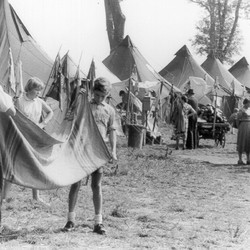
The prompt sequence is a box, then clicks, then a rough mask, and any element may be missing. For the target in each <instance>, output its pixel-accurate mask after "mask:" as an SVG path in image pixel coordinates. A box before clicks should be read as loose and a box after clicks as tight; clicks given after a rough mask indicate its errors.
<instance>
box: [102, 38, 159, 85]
mask: <svg viewBox="0 0 250 250" xmlns="http://www.w3.org/2000/svg"><path fill="white" fill-rule="evenodd" d="M103 64H104V65H105V66H106V67H107V68H108V69H109V70H110V71H111V72H112V73H113V74H114V75H116V76H117V77H118V78H119V79H120V80H122V81H123V80H126V79H128V78H130V77H131V75H132V73H133V70H134V67H135V66H136V69H137V73H138V81H140V82H144V81H160V80H162V77H161V76H160V75H159V74H158V73H157V72H156V71H155V70H154V69H153V68H152V66H151V65H150V64H149V63H148V62H147V60H146V59H145V58H144V57H143V55H142V54H141V53H140V51H139V50H138V49H137V48H136V46H135V45H134V44H133V43H132V41H131V39H130V37H129V36H128V35H127V36H126V37H125V38H124V39H123V41H122V42H121V43H120V44H119V45H118V46H117V47H116V48H114V49H113V50H112V51H111V53H110V54H109V56H108V57H106V58H105V59H104V60H103Z"/></svg>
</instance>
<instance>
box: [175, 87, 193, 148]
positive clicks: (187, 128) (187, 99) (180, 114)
mask: <svg viewBox="0 0 250 250" xmlns="http://www.w3.org/2000/svg"><path fill="white" fill-rule="evenodd" d="M173 103H174V105H173V113H172V118H171V120H172V121H173V124H174V133H175V140H176V149H177V150H178V149H179V141H180V139H182V141H183V146H182V148H183V149H194V148H196V147H197V117H198V116H197V113H198V101H197V100H196V99H195V97H194V91H193V89H189V90H188V91H187V93H186V94H185V95H179V96H176V97H175V99H174V100H173Z"/></svg>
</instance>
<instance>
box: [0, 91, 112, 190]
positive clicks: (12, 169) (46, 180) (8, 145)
mask: <svg viewBox="0 0 250 250" xmlns="http://www.w3.org/2000/svg"><path fill="white" fill-rule="evenodd" d="M71 112H72V115H71V116H70V115H69V116H68V118H66V119H64V121H63V122H62V123H61V126H60V130H61V132H62V133H63V134H64V136H61V137H60V139H59V137H58V138H56V137H55V136H51V135H49V134H48V133H46V132H45V131H44V130H42V129H41V128H40V127H38V126H37V125H36V124H35V123H33V122H32V121H31V120H29V119H28V118H26V117H25V116H24V115H23V114H22V113H21V112H19V111H17V114H16V116H15V117H13V118H12V117H8V116H7V115H6V114H4V113H0V156H1V157H0V164H1V168H2V169H1V170H2V176H3V178H4V179H6V180H8V181H11V182H12V183H15V184H18V185H22V186H25V187H30V188H36V189H54V188H59V187H63V186H68V185H70V184H73V183H75V182H77V181H79V180H81V179H82V178H84V177H86V176H87V175H89V174H91V173H92V172H94V171H95V170H96V169H98V168H99V167H100V166H103V165H104V164H105V163H107V162H108V161H109V160H110V158H111V156H110V154H109V151H108V149H107V147H106V144H105V143H104V141H103V139H102V137H101V135H100V133H99V130H98V128H97V126H96V124H95V121H94V118H93V116H92V113H91V110H90V107H89V103H88V101H87V97H86V96H85V94H83V93H81V94H79V97H78V102H77V105H76V108H75V109H74V110H71ZM69 117H71V118H70V119H69ZM62 138H63V139H62Z"/></svg>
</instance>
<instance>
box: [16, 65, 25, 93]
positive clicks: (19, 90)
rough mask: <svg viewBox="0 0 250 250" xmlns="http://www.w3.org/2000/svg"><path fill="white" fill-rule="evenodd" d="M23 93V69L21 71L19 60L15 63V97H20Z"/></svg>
mask: <svg viewBox="0 0 250 250" xmlns="http://www.w3.org/2000/svg"><path fill="white" fill-rule="evenodd" d="M23 93H24V87H23V69H22V61H21V60H19V61H18V63H17V74H16V97H19V96H21V95H22V94H23Z"/></svg>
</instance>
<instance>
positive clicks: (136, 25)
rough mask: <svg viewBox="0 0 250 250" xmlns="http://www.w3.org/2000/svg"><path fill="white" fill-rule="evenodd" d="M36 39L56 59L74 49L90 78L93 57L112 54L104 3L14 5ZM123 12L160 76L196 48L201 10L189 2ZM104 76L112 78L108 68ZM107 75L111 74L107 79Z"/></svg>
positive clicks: (167, 0) (167, 1) (27, 0)
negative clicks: (182, 50) (178, 56)
mask: <svg viewBox="0 0 250 250" xmlns="http://www.w3.org/2000/svg"><path fill="white" fill-rule="evenodd" d="M9 2H10V3H11V4H12V6H13V7H14V9H15V10H16V12H17V14H18V15H19V17H20V18H21V20H22V21H23V23H24V24H25V26H26V27H27V29H28V30H29V32H30V33H31V34H32V36H33V38H34V39H35V40H36V41H37V42H38V43H39V44H40V45H41V47H42V48H43V49H44V50H45V51H46V52H47V53H48V55H49V56H50V57H51V58H52V59H54V58H55V56H56V54H57V52H58V50H59V48H60V47H61V51H60V54H61V56H63V55H64V54H65V53H66V52H67V51H68V50H69V54H70V56H71V57H72V58H73V59H74V61H75V62H76V63H77V64H78V63H79V60H80V57H81V54H82V59H81V67H82V69H83V70H84V72H85V73H87V71H88V69H89V65H90V63H91V60H92V58H94V59H95V61H96V63H97V65H98V63H99V62H101V61H102V60H103V59H104V58H106V57H107V56H108V55H109V50H110V48H109V42H108V36H107V32H106V20H105V9H104V0H71V1H69V0H22V1H20V0H9ZM121 8H122V12H123V13H124V15H125V16H126V22H125V36H126V35H129V36H130V38H131V40H132V41H133V42H134V44H135V46H137V48H138V49H139V51H140V52H141V54H142V55H143V56H144V57H145V59H146V60H147V61H148V62H149V63H150V64H151V66H152V67H153V68H154V69H155V70H156V71H160V70H161V69H162V68H163V67H165V66H166V65H167V64H168V63H169V62H170V61H171V60H172V59H173V58H174V54H175V53H176V52H177V51H178V50H179V49H180V48H181V47H182V46H183V45H185V44H186V45H187V46H188V48H189V50H190V51H191V53H192V55H193V56H194V58H195V59H197V61H198V62H199V63H200V64H201V63H202V62H203V61H204V60H205V59H206V57H199V56H197V55H196V54H195V53H194V49H193V48H192V47H191V44H190V39H192V38H193V36H194V34H195V28H194V27H195V24H196V23H197V22H198V20H199V19H200V17H201V14H202V12H201V9H200V8H199V7H198V6H196V5H195V4H192V3H190V2H189V1H188V0H123V1H122V2H121ZM249 26H250V21H248V22H247V21H244V22H243V23H242V26H241V27H242V30H243V32H242V33H243V37H244V41H243V42H244V46H243V50H242V53H241V55H239V56H237V57H236V58H235V60H236V61H238V60H239V59H240V58H241V57H242V56H245V57H246V59H247V60H248V62H250V47H249V46H247V45H248V44H250V27H249ZM97 73H98V74H103V75H105V76H107V77H109V74H108V73H107V72H106V69H105V66H100V67H99V71H98V69H97ZM106 73H107V75H106Z"/></svg>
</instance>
